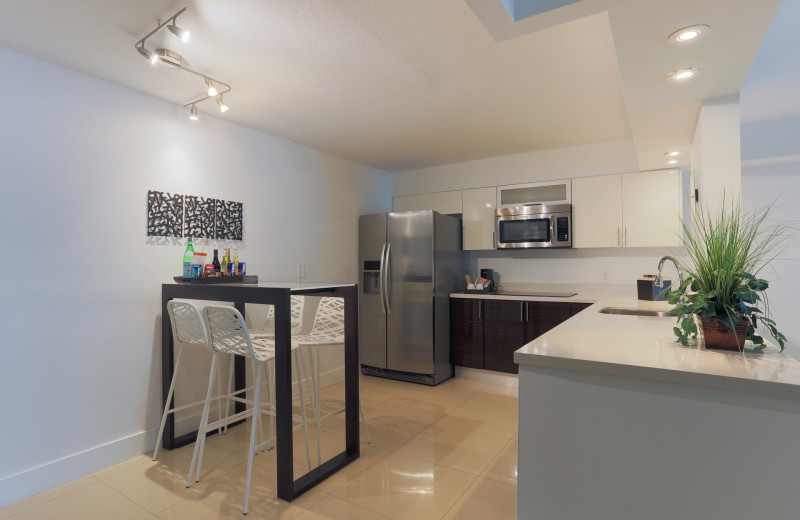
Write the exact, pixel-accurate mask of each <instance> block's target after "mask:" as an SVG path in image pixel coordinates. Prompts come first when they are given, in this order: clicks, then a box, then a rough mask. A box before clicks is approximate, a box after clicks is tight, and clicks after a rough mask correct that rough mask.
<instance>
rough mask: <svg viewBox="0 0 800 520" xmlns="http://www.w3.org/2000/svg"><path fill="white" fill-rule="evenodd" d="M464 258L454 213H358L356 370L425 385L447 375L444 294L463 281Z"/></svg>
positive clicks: (447, 324)
mask: <svg viewBox="0 0 800 520" xmlns="http://www.w3.org/2000/svg"><path fill="white" fill-rule="evenodd" d="M464 258H465V256H464V254H463V253H462V251H461V221H460V220H459V219H458V218H455V217H451V216H448V215H442V214H439V213H437V212H435V211H430V210H423V211H402V212H393V213H379V214H375V215H363V216H361V218H360V221H359V255H358V260H359V269H360V280H359V282H360V283H359V314H358V348H359V360H360V363H361V371H362V373H364V374H368V375H373V376H380V377H388V378H392V379H400V380H403V381H411V382H415V383H422V384H428V385H436V384H439V383H441V382H442V381H444V380H445V379H448V378H450V377H452V376H453V365H452V364H451V363H450V298H449V294H450V293H451V292H454V291H457V290H460V288H462V287H463V285H464V284H463V276H464V274H465V273H466V272H467V271H466V270H465V266H466V263H465V260H464ZM459 279H461V280H462V282H461V283H459Z"/></svg>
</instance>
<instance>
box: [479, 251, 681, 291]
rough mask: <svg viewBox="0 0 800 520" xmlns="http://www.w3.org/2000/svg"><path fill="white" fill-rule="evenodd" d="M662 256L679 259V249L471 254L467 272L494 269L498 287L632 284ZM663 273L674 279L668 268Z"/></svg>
mask: <svg viewBox="0 0 800 520" xmlns="http://www.w3.org/2000/svg"><path fill="white" fill-rule="evenodd" d="M664 255H672V256H676V257H678V258H680V257H681V256H682V255H683V249H681V248H637V249H629V250H625V249H563V250H557V251H556V250H545V249H536V250H530V249H528V250H524V251H511V252H508V251H473V252H471V253H470V271H471V272H473V273H478V270H479V269H482V268H488V269H494V271H495V273H496V275H497V274H499V275H500V285H501V286H502V284H503V283H504V282H509V283H574V284H610V285H619V284H624V285H628V284H629V285H631V286H635V285H636V278H637V277H639V276H641V275H643V274H646V273H647V274H650V273H656V272H657V267H658V261H659V260H660V259H661V257H662V256H664ZM664 274H665V275H666V276H667V277H669V278H674V277H676V276H677V274H676V272H675V270H674V267H672V266H668V267H667V268H666V269H665V272H664Z"/></svg>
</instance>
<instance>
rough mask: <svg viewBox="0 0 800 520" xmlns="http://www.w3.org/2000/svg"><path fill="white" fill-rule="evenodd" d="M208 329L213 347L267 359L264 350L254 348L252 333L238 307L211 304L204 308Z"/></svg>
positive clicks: (221, 350)
mask: <svg viewBox="0 0 800 520" xmlns="http://www.w3.org/2000/svg"><path fill="white" fill-rule="evenodd" d="M204 315H205V318H206V323H207V324H208V331H209V333H210V335H211V348H213V349H214V350H215V351H217V352H221V353H224V354H235V355H239V356H249V357H252V358H253V359H255V360H257V361H266V360H267V359H269V357H268V356H265V355H264V352H260V353H261V355H259V353H257V352H256V351H255V350H253V343H252V341H251V340H250V333H249V332H248V331H247V325H245V323H244V318H243V317H242V315H241V313H239V311H238V310H236V308H234V307H231V306H229V305H209V306H208V307H206V308H205V309H204Z"/></svg>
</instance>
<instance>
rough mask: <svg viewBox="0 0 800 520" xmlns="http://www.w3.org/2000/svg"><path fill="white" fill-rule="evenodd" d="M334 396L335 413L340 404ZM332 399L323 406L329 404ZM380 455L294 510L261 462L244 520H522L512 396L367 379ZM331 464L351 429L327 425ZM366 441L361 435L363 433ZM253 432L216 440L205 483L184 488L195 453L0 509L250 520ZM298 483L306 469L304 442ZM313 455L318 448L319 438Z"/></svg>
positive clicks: (43, 516) (2, 515) (145, 462)
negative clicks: (246, 487) (279, 494)
mask: <svg viewBox="0 0 800 520" xmlns="http://www.w3.org/2000/svg"><path fill="white" fill-rule="evenodd" d="M337 390H340V389H336V388H335V387H334V388H333V389H329V390H328V392H329V393H328V394H327V395H328V399H327V400H325V399H323V403H324V404H329V405H330V406H335V405H336V404H337V399H338V397H339V396H340V392H337ZM323 397H325V396H323ZM361 399H362V403H363V406H364V411H365V414H366V416H367V423H368V426H369V431H370V436H371V440H372V443H371V444H369V445H368V444H366V441H365V439H364V436H363V434H362V436H361V440H362V446H361V457H360V458H359V459H358V460H357V461H356V462H354V463H353V464H350V465H349V466H347V467H346V468H344V469H343V470H341V471H339V472H338V473H337V474H335V475H333V476H332V477H330V478H328V479H327V480H326V481H325V482H323V483H322V484H320V485H318V486H317V487H316V488H314V489H313V490H312V491H310V492H308V493H306V494H305V495H303V496H301V497H299V498H298V499H296V500H295V501H293V502H291V503H287V502H284V501H282V500H279V499H278V498H276V478H277V477H276V469H275V453H274V450H273V451H267V452H263V453H260V454H259V455H258V456H256V457H255V462H256V465H255V469H254V471H253V483H252V488H251V495H250V513H249V514H248V515H247V518H266V519H272V518H280V519H287V520H288V519H293V518H296V519H298V520H321V519H370V520H372V519H387V518H392V519H472V518H475V519H498V520H500V519H506V518H509V519H513V518H516V499H517V487H516V485H517V394H516V389H515V388H510V387H501V386H496V385H488V384H484V383H479V382H475V381H470V380H465V379H451V380H449V381H446V382H444V383H442V384H441V385H439V386H437V387H426V386H422V385H415V384H411V383H402V382H397V381H391V380H387V379H380V378H374V377H362V378H361ZM323 424H324V434H323V442H322V451H323V457H324V456H325V455H326V454H329V453H336V452H338V451H341V449H342V448H341V446H343V438H344V437H343V433H344V422H343V418H341V416H340V417H336V418H332V419H330V420H328V421H325V422H324V423H323ZM362 431H363V430H362ZM249 433H250V429H249V424H248V425H247V426H238V427H236V428H232V429H231V430H230V431H229V432H228V433H227V434H226V435H221V436H219V435H215V436H212V437H209V438H208V441H207V443H206V454H205V459H204V462H203V474H202V479H201V481H200V482H199V483H196V484H193V485H192V487H190V488H188V489H187V488H186V487H185V480H186V474H187V472H188V467H189V462H190V460H191V456H192V449H193V445H189V446H186V447H183V448H180V449H177V450H173V451H171V452H168V451H162V452H161V453H160V454H159V460H158V461H157V462H153V461H152V460H150V457H149V456H148V455H141V456H139V457H135V458H133V459H131V460H128V461H126V462H123V463H122V464H118V465H116V466H112V467H110V468H108V469H105V470H103V471H100V472H97V473H94V474H92V475H89V476H87V477H84V478H81V479H78V480H75V481H73V482H70V483H68V484H65V485H63V486H60V487H58V488H55V489H52V490H50V491H47V492H45V493H42V494H39V495H36V496H34V497H31V498H28V499H26V500H23V501H20V502H17V503H16V504H12V505H10V506H7V507H5V508H2V509H0V520H5V519H14V520H23V519H24V520H28V519H36V520H47V519H59V520H61V519H81V520H93V519H103V520H108V519H132V520H133V519H150V520H155V519H162V520H178V519H192V520H203V519H218V518H233V519H241V518H245V517H243V516H242V507H243V501H244V484H245V470H246V467H247V442H248V440H249ZM295 439H296V441H295V446H296V450H295V468H296V473H302V472H304V471H305V469H307V462H306V457H305V451H304V449H303V447H304V444H303V443H302V436H301V433H300V432H296V433H295ZM311 452H312V454H315V453H316V437H315V436H314V435H312V438H311Z"/></svg>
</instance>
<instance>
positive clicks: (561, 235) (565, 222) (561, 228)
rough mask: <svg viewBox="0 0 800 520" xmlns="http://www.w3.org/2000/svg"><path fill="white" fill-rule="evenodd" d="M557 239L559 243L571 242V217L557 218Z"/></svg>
mask: <svg viewBox="0 0 800 520" xmlns="http://www.w3.org/2000/svg"><path fill="white" fill-rule="evenodd" d="M556 239H557V240H558V241H559V242H569V217H558V218H556Z"/></svg>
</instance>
